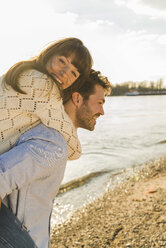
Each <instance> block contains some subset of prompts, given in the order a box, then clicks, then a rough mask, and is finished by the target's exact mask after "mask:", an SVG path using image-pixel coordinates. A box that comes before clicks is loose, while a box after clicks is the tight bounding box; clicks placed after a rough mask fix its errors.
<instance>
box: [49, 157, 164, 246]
mask: <svg viewBox="0 0 166 248" xmlns="http://www.w3.org/2000/svg"><path fill="white" fill-rule="evenodd" d="M165 213H166V157H165V158H161V159H159V160H156V161H153V162H151V163H149V164H146V165H144V166H143V167H141V170H138V171H135V172H133V174H132V175H131V176H128V177H127V178H126V180H125V181H123V182H121V183H120V184H119V185H117V186H116V187H115V188H114V189H112V190H109V191H108V192H106V193H105V194H104V195H103V196H102V197H101V198H99V199H96V200H95V201H94V202H92V203H91V204H89V205H87V206H85V207H82V208H81V209H79V210H77V211H76V212H75V213H74V214H73V215H72V217H71V218H70V219H69V220H67V221H65V222H64V223H63V224H61V225H57V226H55V227H54V228H53V230H52V234H51V248H107V247H109V248H110V247H113V248H114V247H115V248H116V247H119V248H123V247H124V248H126V247H128V248H141V247H142V248H146V247H147V248H153V247H166V214H165Z"/></svg>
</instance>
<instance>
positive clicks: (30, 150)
mask: <svg viewBox="0 0 166 248" xmlns="http://www.w3.org/2000/svg"><path fill="white" fill-rule="evenodd" d="M66 151H67V146H66V147H65V146H64V145H59V144H58V145H57V144H55V143H53V142H49V141H46V140H43V139H39V138H38V139H30V140H27V141H25V142H24V143H20V144H18V145H16V146H15V147H13V148H12V149H11V150H10V151H8V152H6V153H4V154H2V155H1V156H0V197H1V198H2V199H3V198H4V197H5V196H6V195H8V194H10V193H11V192H12V191H13V190H15V189H20V188H21V187H22V186H24V185H25V184H29V183H31V182H32V181H34V180H36V179H39V178H42V177H45V176H49V174H50V173H52V170H53V168H54V166H61V164H62V163H65V162H66V160H67V152H66Z"/></svg>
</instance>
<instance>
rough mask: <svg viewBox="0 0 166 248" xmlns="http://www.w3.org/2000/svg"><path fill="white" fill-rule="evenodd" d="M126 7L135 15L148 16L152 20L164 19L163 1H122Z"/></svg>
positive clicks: (165, 16)
mask: <svg viewBox="0 0 166 248" xmlns="http://www.w3.org/2000/svg"><path fill="white" fill-rule="evenodd" d="M124 1H126V6H127V7H128V8H130V9H132V10H133V11H134V12H135V13H136V14H139V15H145V16H149V17H151V18H153V19H155V18H159V19H161V18H163V19H166V3H165V0H124Z"/></svg>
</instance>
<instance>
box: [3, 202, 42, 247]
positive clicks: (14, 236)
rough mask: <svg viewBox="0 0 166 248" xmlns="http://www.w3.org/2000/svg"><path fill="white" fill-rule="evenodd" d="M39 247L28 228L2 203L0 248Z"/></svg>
mask: <svg viewBox="0 0 166 248" xmlns="http://www.w3.org/2000/svg"><path fill="white" fill-rule="evenodd" d="M6 247H7V248H37V246H36V245H35V243H34V241H33V240H32V238H31V237H30V235H29V233H28V232H27V231H26V228H25V227H24V226H23V225H22V224H21V222H20V221H19V220H18V218H17V217H16V216H15V215H14V214H13V213H12V212H11V211H10V210H9V209H8V208H7V207H6V206H5V205H4V204H3V203H2V206H1V209H0V248H6Z"/></svg>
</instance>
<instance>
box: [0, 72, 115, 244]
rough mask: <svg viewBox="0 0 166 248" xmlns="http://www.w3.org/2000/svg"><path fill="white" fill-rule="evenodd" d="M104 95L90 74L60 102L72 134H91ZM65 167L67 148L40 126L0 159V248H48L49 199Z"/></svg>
mask: <svg viewBox="0 0 166 248" xmlns="http://www.w3.org/2000/svg"><path fill="white" fill-rule="evenodd" d="M109 90H110V83H109V81H108V80H107V78H105V77H102V76H101V75H100V73H99V72H96V71H92V72H91V74H90V77H89V79H88V80H87V81H86V82H85V84H84V85H83V87H82V88H81V89H80V90H79V91H77V92H74V93H73V94H72V97H71V98H70V99H69V100H68V101H67V102H66V101H65V99H64V106H65V110H66V112H67V114H68V115H69V117H70V118H71V120H72V121H73V123H74V125H75V127H76V129H77V128H85V129H88V130H90V131H92V130H94V127H95V124H96V119H97V118H98V117H99V116H100V115H103V114H104V110H103V104H104V102H105V98H104V95H105V93H108V92H109ZM66 162H67V144H66V142H65V140H64V138H63V136H62V135H61V134H60V133H59V132H57V131H56V130H54V129H51V128H47V127H46V126H44V125H43V124H39V125H38V126H36V127H35V128H33V129H31V130H30V131H28V132H26V133H25V134H23V135H22V136H21V137H20V139H19V140H18V142H17V143H16V145H15V146H14V147H13V148H12V149H11V150H10V151H8V152H6V153H4V154H3V155H1V156H0V197H1V199H2V202H3V204H2V208H1V211H0V247H10V245H12V247H17V248H18V247H20V248H24V247H25V248H27V247H36V245H37V247H39V248H47V247H49V238H50V237H49V236H50V217H51V212H52V207H53V200H54V198H55V196H56V194H57V192H58V190H59V187H60V184H61V182H62V179H63V176H64V171H65V166H66ZM6 206H7V207H8V208H10V209H11V210H12V212H13V214H14V215H13V214H12V213H11V212H10V211H9V210H8V208H6ZM15 216H17V218H16V217H15ZM6 220H7V221H6ZM16 224H17V228H16ZM25 227H26V229H27V231H28V232H29V234H30V236H31V237H32V239H33V240H32V239H31V238H30V237H29V234H28V232H27V231H26V230H25ZM9 231H10V232H9ZM8 233H9V234H8ZM13 236H14V238H13ZM33 241H34V242H35V244H36V245H35V244H34V242H33ZM18 244H19V245H18Z"/></svg>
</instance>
